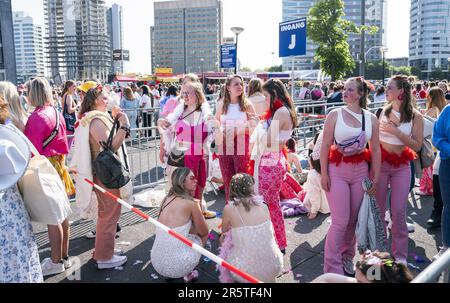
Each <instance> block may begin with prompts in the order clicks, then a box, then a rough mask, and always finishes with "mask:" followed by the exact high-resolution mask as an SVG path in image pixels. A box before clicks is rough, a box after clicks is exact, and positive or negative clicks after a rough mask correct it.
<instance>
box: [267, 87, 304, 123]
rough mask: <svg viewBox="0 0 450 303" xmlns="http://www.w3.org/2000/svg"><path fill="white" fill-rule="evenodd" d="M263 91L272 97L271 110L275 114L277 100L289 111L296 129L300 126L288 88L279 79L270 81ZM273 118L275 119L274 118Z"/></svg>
mask: <svg viewBox="0 0 450 303" xmlns="http://www.w3.org/2000/svg"><path fill="white" fill-rule="evenodd" d="M263 90H264V91H266V92H267V93H268V94H269V95H270V110H271V112H272V113H273V114H275V113H274V107H273V105H274V103H275V101H276V100H280V101H281V102H282V103H283V105H284V106H286V108H287V109H288V110H289V113H290V115H291V119H292V123H293V125H294V128H295V127H297V125H298V120H297V113H296V112H295V108H294V104H293V103H292V99H291V97H290V96H289V93H288V91H287V90H286V87H285V86H284V84H283V82H281V81H280V80H278V79H270V80H269V81H267V82H266V83H264V85H263ZM272 118H273V117H272Z"/></svg>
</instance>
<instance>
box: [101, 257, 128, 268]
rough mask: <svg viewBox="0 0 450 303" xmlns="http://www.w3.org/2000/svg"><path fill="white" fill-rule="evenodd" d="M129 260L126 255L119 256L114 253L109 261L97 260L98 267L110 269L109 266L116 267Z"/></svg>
mask: <svg viewBox="0 0 450 303" xmlns="http://www.w3.org/2000/svg"><path fill="white" fill-rule="evenodd" d="M126 262H127V257H126V256H117V255H114V256H113V257H112V258H111V259H110V260H108V261H97V267H98V269H108V268H114V267H117V266H121V265H123V264H125V263H126Z"/></svg>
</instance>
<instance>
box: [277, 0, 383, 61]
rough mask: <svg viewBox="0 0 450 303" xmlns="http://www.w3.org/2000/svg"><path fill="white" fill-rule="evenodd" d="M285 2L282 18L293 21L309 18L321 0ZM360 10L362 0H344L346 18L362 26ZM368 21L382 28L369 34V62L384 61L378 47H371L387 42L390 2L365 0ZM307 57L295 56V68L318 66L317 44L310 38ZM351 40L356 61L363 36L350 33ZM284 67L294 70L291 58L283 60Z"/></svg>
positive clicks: (367, 59)
mask: <svg viewBox="0 0 450 303" xmlns="http://www.w3.org/2000/svg"><path fill="white" fill-rule="evenodd" d="M282 1H283V21H288V20H293V19H297V18H302V17H307V16H308V13H309V10H310V9H311V7H313V6H314V5H315V4H317V2H318V0H282ZM361 9H362V3H361V1H360V0H358V1H354V0H344V13H345V16H344V19H346V20H350V21H353V22H354V23H355V24H356V25H361ZM365 10H366V11H365V14H366V17H365V24H366V25H370V26H372V25H374V26H378V28H379V31H378V32H377V33H376V34H374V35H369V34H366V36H365V47H364V48H365V51H366V52H367V51H368V50H370V51H369V52H368V53H367V58H366V61H378V60H381V54H380V52H379V50H377V49H373V50H371V48H372V47H373V46H382V45H386V33H385V30H386V27H387V13H386V11H387V5H386V1H385V0H366V5H365ZM306 43H307V45H306V56H301V57H295V59H294V66H295V70H313V69H319V63H318V62H314V52H315V50H316V48H317V45H316V44H315V43H313V42H312V41H311V40H309V39H307V42H306ZM348 43H349V45H350V53H351V54H352V56H353V58H354V59H355V61H357V60H358V59H359V57H360V52H361V36H360V35H356V34H350V35H349V39H348ZM283 69H284V70H290V69H292V58H285V59H283Z"/></svg>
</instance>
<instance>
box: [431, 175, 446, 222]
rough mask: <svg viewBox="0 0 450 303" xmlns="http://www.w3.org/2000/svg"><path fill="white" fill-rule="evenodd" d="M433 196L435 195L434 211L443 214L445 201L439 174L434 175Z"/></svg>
mask: <svg viewBox="0 0 450 303" xmlns="http://www.w3.org/2000/svg"><path fill="white" fill-rule="evenodd" d="M433 197H434V205H433V207H434V211H435V212H436V213H437V214H438V215H441V214H442V209H443V207H444V202H443V201H442V196H441V186H440V184H439V176H438V175H433Z"/></svg>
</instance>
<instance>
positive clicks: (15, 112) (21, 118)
mask: <svg viewBox="0 0 450 303" xmlns="http://www.w3.org/2000/svg"><path fill="white" fill-rule="evenodd" d="M0 96H1V97H2V99H3V100H4V102H6V103H7V104H8V111H9V117H10V119H11V121H12V123H13V124H14V125H15V126H16V127H17V128H18V129H20V130H21V131H24V130H25V125H26V124H27V120H28V114H27V113H26V112H25V110H24V109H23V107H22V104H21V103H20V96H19V94H18V93H17V89H16V87H15V86H14V84H12V83H11V82H5V81H2V82H0Z"/></svg>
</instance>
